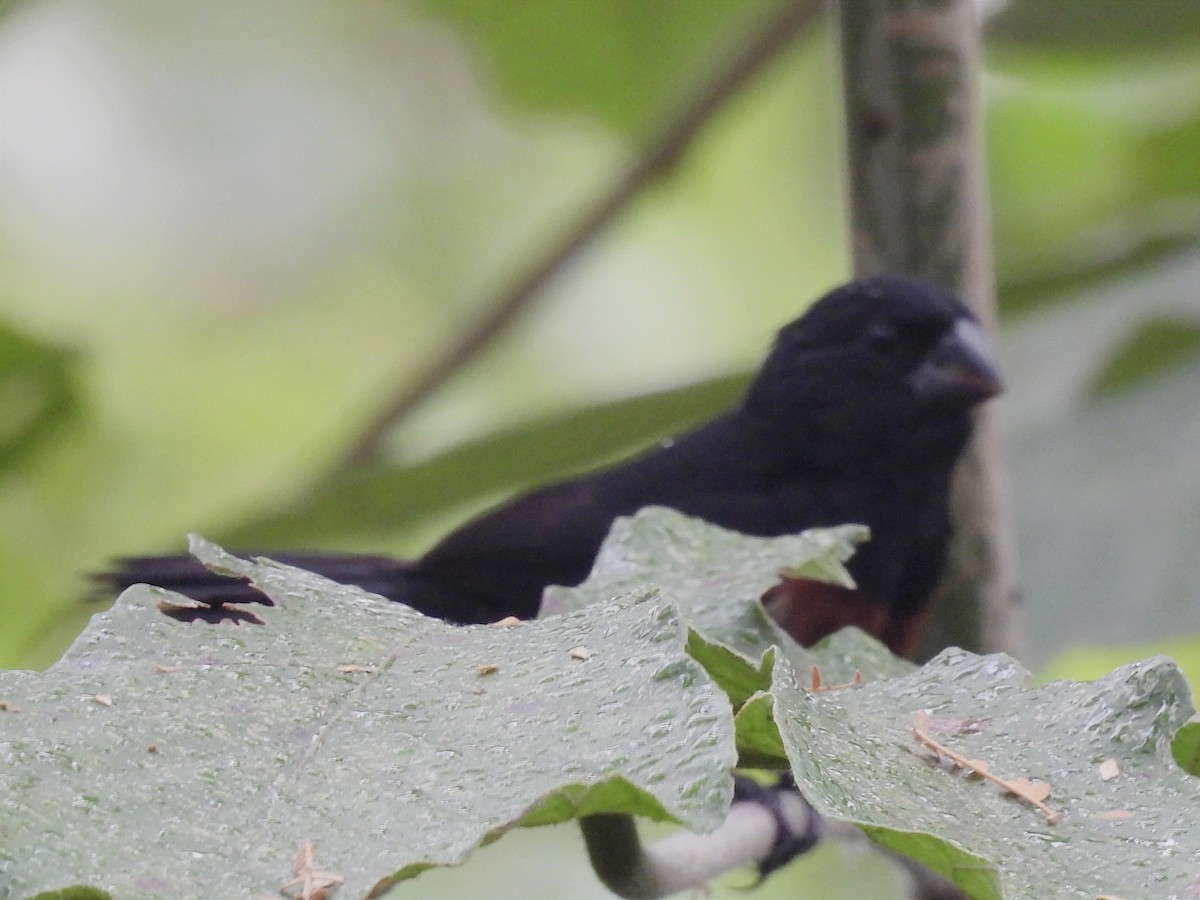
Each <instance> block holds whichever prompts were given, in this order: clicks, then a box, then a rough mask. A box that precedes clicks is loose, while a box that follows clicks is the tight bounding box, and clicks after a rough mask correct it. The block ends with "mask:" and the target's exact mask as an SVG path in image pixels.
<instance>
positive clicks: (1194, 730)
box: [1171, 716, 1200, 775]
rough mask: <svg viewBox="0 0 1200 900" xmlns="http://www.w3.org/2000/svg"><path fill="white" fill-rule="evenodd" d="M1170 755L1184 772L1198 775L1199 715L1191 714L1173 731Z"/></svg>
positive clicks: (1199, 756)
mask: <svg viewBox="0 0 1200 900" xmlns="http://www.w3.org/2000/svg"><path fill="white" fill-rule="evenodd" d="M1171 755H1172V756H1173V757H1175V762H1177V763H1179V766H1180V768H1182V769H1183V770H1184V771H1185V772H1189V773H1190V774H1192V775H1200V716H1192V717H1191V718H1190V719H1188V721H1186V722H1185V723H1184V724H1183V726H1182V727H1181V728H1180V729H1179V730H1178V731H1177V732H1175V737H1173V738H1172V739H1171Z"/></svg>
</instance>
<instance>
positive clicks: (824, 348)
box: [101, 277, 1000, 649]
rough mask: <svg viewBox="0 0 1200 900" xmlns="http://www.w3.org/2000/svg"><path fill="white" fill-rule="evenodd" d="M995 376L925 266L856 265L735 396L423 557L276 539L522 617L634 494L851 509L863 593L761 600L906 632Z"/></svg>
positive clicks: (188, 566)
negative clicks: (901, 271) (954, 478)
mask: <svg viewBox="0 0 1200 900" xmlns="http://www.w3.org/2000/svg"><path fill="white" fill-rule="evenodd" d="M999 390H1000V382H999V379H998V377H997V375H996V372H995V368H994V364H993V362H992V360H991V358H990V356H989V353H988V351H987V349H986V346H985V343H984V341H983V337H982V333H981V331H980V329H979V326H978V324H977V323H976V321H975V319H974V318H973V317H972V315H971V314H970V313H969V312H968V311H967V310H966V308H965V307H964V306H962V304H960V303H959V302H958V301H957V300H955V299H954V298H953V297H951V296H950V295H949V294H947V293H946V292H944V291H942V290H941V289H939V288H937V287H935V286H933V285H931V284H928V283H926V282H921V281H915V280H909V279H903V278H896V277H876V278H869V279H863V280H860V281H854V282H850V283H849V284H846V285H844V286H842V287H839V288H837V289H835V290H833V291H831V292H830V293H828V294H826V295H825V296H824V297H822V298H821V299H820V300H818V301H817V302H816V303H815V304H813V306H812V307H811V308H810V309H809V310H808V312H806V313H805V314H804V315H803V316H801V317H800V318H799V319H797V320H796V321H794V322H792V323H791V324H789V325H787V326H785V327H784V328H783V329H782V330H781V331H780V332H779V334H778V336H777V338H776V340H775V343H774V346H773V347H772V349H771V352H770V354H769V355H768V357H767V359H766V361H765V362H764V364H763V366H762V368H761V370H760V371H759V372H758V374H757V376H756V377H755V378H754V380H753V382H752V383H751V385H750V387H749V389H748V390H747V392H746V394H745V396H744V397H743V399H742V400H741V402H740V403H739V404H738V405H737V406H735V407H734V408H733V409H731V410H729V411H727V412H725V413H723V414H722V415H720V416H718V417H717V418H715V419H713V420H712V421H710V422H708V423H706V424H704V425H701V426H699V427H698V428H696V429H694V430H692V431H689V432H687V433H685V434H682V435H680V436H678V437H675V438H673V439H670V440H667V441H663V442H661V443H660V444H659V445H658V446H655V447H654V448H652V449H650V450H648V451H647V452H644V453H642V454H641V455H639V456H636V457H633V458H631V459H629V460H627V461H625V462H622V463H619V464H617V465H615V466H612V467H611V468H608V469H604V470H601V471H598V472H594V473H591V474H587V475H583V476H580V477H577V478H573V479H570V480H567V481H562V482H558V483H555V484H551V485H548V486H546V487H543V488H540V489H538V490H535V491H532V492H530V493H527V494H524V495H522V496H519V497H517V498H515V499H513V500H510V501H509V502H507V503H504V504H501V505H500V506H497V507H495V508H494V509H492V510H490V511H489V512H485V513H484V514H482V515H480V516H479V517H477V518H475V519H473V520H471V521H469V522H467V523H466V524H465V525H463V526H461V527H460V528H458V529H457V530H455V531H453V532H451V533H450V534H449V535H448V536H447V537H445V538H444V539H443V540H442V541H440V542H439V543H437V544H436V545H434V547H433V548H432V549H430V550H429V551H428V552H427V553H426V554H425V555H424V556H422V557H420V558H418V559H415V560H410V561H399V560H392V559H388V558H386V557H376V556H357V555H343V554H303V553H281V554H268V555H271V556H273V557H274V558H277V559H279V560H281V561H284V562H289V563H291V564H294V565H299V566H302V567H304V568H309V569H312V570H314V571H317V572H320V573H322V574H325V575H328V576H329V577H331V578H334V579H337V580H341V581H347V582H350V583H355V584H359V585H362V586H363V587H365V588H367V589H368V590H372V591H375V592H377V593H380V594H382V595H384V596H386V597H389V598H391V599H394V600H399V601H401V602H404V603H407V604H409V605H411V606H413V607H415V608H417V609H419V610H421V611H423V612H425V613H427V614H430V615H436V616H439V617H441V618H444V619H447V620H449V621H453V622H459V623H466V622H486V621H492V620H496V619H499V618H502V617H504V616H508V615H514V616H518V617H521V618H527V617H531V616H533V615H535V614H536V612H537V609H538V605H539V602H540V597H541V592H542V589H543V588H544V587H545V586H546V585H547V584H568V585H570V584H577V583H578V582H580V581H582V580H583V579H584V578H585V577H586V576H587V573H588V571H589V569H590V567H591V564H592V561H593V559H594V557H595V555H596V552H597V550H598V549H599V546H600V543H601V542H602V541H603V539H604V537H605V535H606V534H607V533H608V529H609V527H610V525H611V524H612V521H613V519H614V518H616V517H617V516H623V515H630V514H632V513H634V512H636V511H637V510H638V509H641V508H642V507H644V506H649V505H658V506H669V507H673V508H675V509H678V510H680V511H681V512H684V513H686V514H688V515H692V516H696V517H699V518H702V519H705V520H707V521H710V522H713V523H715V524H718V525H721V526H723V527H725V528H730V529H734V530H737V531H741V532H744V533H746V534H752V535H760V536H772V535H779V534H789V533H794V532H798V531H801V530H803V529H805V528H809V527H813V526H821V525H838V524H843V523H847V522H856V523H861V524H865V525H867V526H869V527H870V529H871V540H870V541H869V542H868V543H867V544H865V545H864V546H863V547H862V548H861V549H860V551H859V553H857V554H856V555H855V557H854V558H853V559H852V560H851V561H850V564H849V568H850V571H851V573H852V574H853V575H854V578H855V580H856V582H857V584H858V591H857V593H854V594H852V593H851V592H842V591H840V590H829V589H826V588H817V587H816V586H813V585H811V584H809V583H804V582H794V583H792V588H793V589H792V590H790V591H788V590H783V589H780V590H777V591H774V592H772V594H771V595H770V597H769V603H768V606H769V608H770V609H771V610H772V612H773V614H774V615H776V617H777V618H778V619H779V620H780V621H781V623H783V624H784V625H785V627H787V628H788V630H789V631H791V632H792V633H793V634H794V635H796V636H797V637H798V639H801V640H804V641H811V640H813V639H815V638H816V637H820V636H823V634H825V633H828V632H829V631H831V630H834V628H835V627H837V626H838V625H840V624H859V625H861V626H863V627H866V628H867V629H868V630H870V631H873V632H874V633H876V634H877V635H880V636H882V637H884V638H885V639H887V640H889V642H890V643H892V645H893V646H894V647H897V648H899V649H907V646H901V645H902V644H903V645H906V644H907V643H910V642H911V635H908V634H907V633H905V634H904V636H903V637H901V636H900V635H901V632H902V631H904V629H902V628H900V627H899V626H902V625H904V624H906V623H909V622H911V621H913V620H914V617H915V616H917V614H918V613H919V612H920V611H921V610H922V608H923V607H924V605H925V602H926V600H927V599H928V597H929V595H930V593H931V592H932V590H933V588H934V586H935V584H936V582H937V579H938V576H939V574H940V572H941V569H942V566H943V563H944V559H945V554H946V546H947V542H948V540H949V535H950V527H951V525H950V517H949V491H950V479H951V474H952V472H953V470H954V467H955V464H956V463H957V461H958V459H959V458H960V456H961V455H962V453H963V450H964V449H965V447H966V445H967V443H968V441H969V439H970V436H971V430H972V418H971V415H972V409H973V407H975V406H976V405H977V404H978V403H980V402H982V401H983V400H986V399H988V398H989V397H991V396H994V395H995V394H996V393H998V392H999ZM101 578H102V579H103V580H104V581H105V583H106V584H107V585H109V586H111V587H114V588H119V587H122V586H124V585H127V584H130V583H134V582H138V581H148V582H150V583H154V584H159V585H162V586H164V587H169V588H173V589H175V590H179V591H181V592H183V593H185V594H189V595H191V596H193V597H195V598H196V599H198V600H202V601H204V602H207V603H217V602H230V601H247V600H252V599H256V595H253V594H252V592H250V590H249V589H248V588H247V587H246V586H244V585H239V584H237V583H235V582H230V581H228V580H226V579H223V578H219V577H217V576H213V575H210V574H208V573H207V572H205V571H204V570H202V569H201V568H200V567H199V566H198V565H196V564H195V563H193V562H191V561H189V560H187V559H186V558H184V557H136V558H130V559H126V560H123V561H121V563H120V564H119V566H118V568H117V569H116V570H115V571H114V572H111V573H108V574H106V575H104V576H101ZM806 610H807V611H806ZM843 613H844V614H843ZM842 619H844V620H845V621H841V620H842Z"/></svg>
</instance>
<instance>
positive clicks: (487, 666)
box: [475, 663, 500, 678]
mask: <svg viewBox="0 0 1200 900" xmlns="http://www.w3.org/2000/svg"><path fill="white" fill-rule="evenodd" d="M499 671H500V667H499V666H498V665H496V664H495V663H484V664H483V665H482V666H476V667H475V674H476V675H478V676H479V677H480V678H482V677H483V676H485V675H495V674H496V673H497V672H499Z"/></svg>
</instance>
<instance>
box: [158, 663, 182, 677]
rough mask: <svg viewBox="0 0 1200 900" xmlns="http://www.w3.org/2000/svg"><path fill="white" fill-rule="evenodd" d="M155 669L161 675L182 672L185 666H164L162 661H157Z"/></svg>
mask: <svg viewBox="0 0 1200 900" xmlns="http://www.w3.org/2000/svg"><path fill="white" fill-rule="evenodd" d="M154 671H155V672H157V673H158V674H160V675H166V674H168V673H170V672H182V671H183V666H164V665H163V664H162V663H156V664H155V666H154Z"/></svg>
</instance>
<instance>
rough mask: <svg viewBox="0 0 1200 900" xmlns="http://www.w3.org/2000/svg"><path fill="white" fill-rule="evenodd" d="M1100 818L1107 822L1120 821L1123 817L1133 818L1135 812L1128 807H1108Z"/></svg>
mask: <svg viewBox="0 0 1200 900" xmlns="http://www.w3.org/2000/svg"><path fill="white" fill-rule="evenodd" d="M1100 818H1101V819H1103V820H1104V821H1105V822H1119V821H1121V820H1122V819H1132V818H1133V813H1131V812H1130V811H1129V810H1127V809H1106V810H1105V811H1104V812H1102V813H1100Z"/></svg>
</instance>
